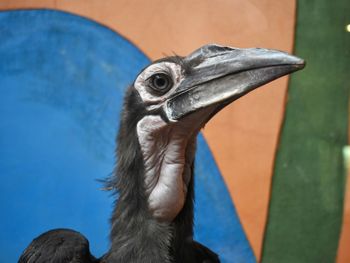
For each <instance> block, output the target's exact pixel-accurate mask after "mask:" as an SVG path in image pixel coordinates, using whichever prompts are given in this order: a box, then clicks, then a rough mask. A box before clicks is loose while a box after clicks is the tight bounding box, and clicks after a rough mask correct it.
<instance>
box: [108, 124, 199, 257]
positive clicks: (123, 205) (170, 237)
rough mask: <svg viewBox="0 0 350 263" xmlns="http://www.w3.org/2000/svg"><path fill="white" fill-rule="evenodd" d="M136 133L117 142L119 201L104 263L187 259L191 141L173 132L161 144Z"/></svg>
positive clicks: (190, 228)
mask: <svg viewBox="0 0 350 263" xmlns="http://www.w3.org/2000/svg"><path fill="white" fill-rule="evenodd" d="M148 121H149V120H148ZM153 121H154V120H153ZM148 124H149V123H148ZM145 127H154V126H152V125H147V126H145ZM140 129H142V127H141V128H140V125H138V129H136V134H133V135H132V134H126V135H125V136H123V141H119V152H118V156H119V160H118V169H117V176H116V178H115V179H114V180H115V181H114V182H113V184H114V186H115V187H116V188H117V191H118V194H119V198H118V202H117V205H116V207H115V209H114V213H113V218H112V232H111V239H112V240H111V241H112V246H111V249H110V251H109V253H108V254H107V256H106V262H135V263H137V262H185V259H184V258H180V255H181V257H186V255H187V254H188V253H187V252H186V251H190V249H189V247H190V246H191V244H192V237H193V196H194V189H193V161H194V152H195V136H191V137H188V138H187V141H186V142H185V141H183V140H182V139H179V138H185V137H184V136H177V134H176V133H174V134H173V135H171V136H170V137H167V138H168V139H167V140H166V142H165V141H164V140H163V139H164V138H165V137H162V136H160V134H157V133H156V132H155V133H153V135H152V132H151V133H150V132H149V131H148V133H147V135H148V136H150V137H147V136H144V137H143V138H140V134H142V132H141V133H140ZM169 132H170V131H169ZM135 135H136V136H135ZM167 135H169V134H167ZM141 137H142V136H141ZM135 138H136V139H135ZM162 145H163V148H162ZM145 147H146V148H145ZM155 149H157V150H155ZM121 151H123V155H121ZM174 152H176V154H178V155H176V154H175V155H174ZM145 154H146V156H145ZM147 154H149V155H147ZM169 155H170V156H169ZM172 159H173V160H174V162H171V160H172ZM152 160H153V161H152ZM179 160H181V161H179ZM155 161H158V162H155ZM169 165H170V166H169ZM174 177H177V178H174ZM173 179H175V180H173ZM162 183H165V184H166V185H162ZM169 183H170V185H169ZM164 187H165V188H164ZM167 187H172V188H170V189H168V188H167ZM168 190H169V191H168ZM154 191H155V192H154ZM163 191H164V192H163ZM169 195H171V196H170V197H169Z"/></svg>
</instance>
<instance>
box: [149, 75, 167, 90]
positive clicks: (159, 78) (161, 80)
mask: <svg viewBox="0 0 350 263" xmlns="http://www.w3.org/2000/svg"><path fill="white" fill-rule="evenodd" d="M153 85H154V86H155V88H157V89H160V90H164V89H167V88H168V85H169V80H168V78H167V76H163V75H161V74H158V75H155V76H154V79H153Z"/></svg>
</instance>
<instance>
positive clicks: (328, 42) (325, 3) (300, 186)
mask: <svg viewBox="0 0 350 263" xmlns="http://www.w3.org/2000/svg"><path fill="white" fill-rule="evenodd" d="M346 24H350V1H349V0H333V1H329V0H299V1H298V11H297V28H296V44H295V53H296V54H297V55H298V56H300V57H302V58H304V59H305V60H306V61H307V67H306V68H305V69H304V70H303V71H301V72H298V73H295V74H294V75H293V77H292V78H291V81H290V86H289V91H288V102H287V109H286V118H285V122H284V125H283V130H282V134H281V138H280V146H279V150H278V154H277V157H276V163H275V169H274V177H273V182H272V193H271V202H270V209H269V217H268V224H267V227H266V234H265V242H264V248H263V255H262V262H263V263H319V262H322V263H328V262H329V263H333V262H335V256H336V252H337V247H338V242H339V233H340V226H341V220H342V210H343V199H344V186H345V174H344V167H343V159H342V148H343V146H344V145H346V144H347V127H348V98H349V89H350V33H348V32H346V30H345V27H346Z"/></svg>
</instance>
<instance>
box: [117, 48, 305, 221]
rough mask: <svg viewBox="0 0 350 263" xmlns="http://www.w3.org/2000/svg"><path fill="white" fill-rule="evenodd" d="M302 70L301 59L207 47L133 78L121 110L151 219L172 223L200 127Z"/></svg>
mask: <svg viewBox="0 0 350 263" xmlns="http://www.w3.org/2000/svg"><path fill="white" fill-rule="evenodd" d="M303 67H304V61H303V60H302V59H299V58H297V57H295V56H291V55H289V54H287V53H284V52H281V51H276V50H269V49H259V48H252V49H238V48H230V47H223V46H218V45H206V46H203V47H201V48H199V49H197V50H196V51H194V52H193V53H191V54H190V55H188V56H187V57H178V56H174V57H167V58H164V59H160V60H157V61H155V62H153V63H152V64H151V65H149V66H148V67H146V68H145V69H144V70H143V71H142V72H141V73H140V74H139V75H138V76H137V78H136V80H135V82H134V85H133V86H132V87H131V88H130V89H129V91H128V95H127V97H126V106H125V107H126V109H127V112H128V114H129V116H128V117H127V119H128V122H129V123H134V125H131V128H133V129H135V131H136V134H137V138H138V143H139V147H140V149H141V152H142V157H143V163H144V189H145V193H146V197H147V200H148V207H149V209H150V211H151V213H152V214H153V216H154V217H155V218H157V219H159V220H161V221H172V220H173V219H174V218H175V217H176V215H177V214H178V213H179V212H180V211H181V209H182V208H183V206H184V203H185V200H186V193H187V191H188V185H189V182H190V180H191V169H192V163H193V157H194V151H195V137H196V135H197V133H198V131H199V130H200V128H201V127H203V126H204V125H205V124H206V123H207V122H208V120H209V119H210V118H211V117H213V116H214V115H215V114H216V113H217V112H218V111H219V110H221V109H222V108H224V107H225V106H226V105H228V104H230V103H231V102H233V101H235V100H236V99H238V98H239V97H241V96H243V95H245V94H247V93H248V92H250V91H252V90H254V89H255V88H257V87H259V86H262V85H263V84H265V83H268V82H270V81H272V80H274V79H277V78H279V77H281V76H283V75H286V74H289V73H291V72H294V71H297V70H299V69H302V68H303ZM139 109H142V110H139ZM130 113H131V114H130ZM124 117H125V118H126V116H124ZM128 125H129V127H130V124H128ZM124 132H125V133H128V132H130V131H128V130H124Z"/></svg>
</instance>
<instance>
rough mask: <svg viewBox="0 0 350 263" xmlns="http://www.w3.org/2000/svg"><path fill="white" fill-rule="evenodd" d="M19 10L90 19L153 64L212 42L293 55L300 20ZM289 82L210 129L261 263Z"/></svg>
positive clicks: (234, 11) (215, 12)
mask: <svg viewBox="0 0 350 263" xmlns="http://www.w3.org/2000/svg"><path fill="white" fill-rule="evenodd" d="M15 8H54V9H60V10H65V11H69V12H72V13H75V14H79V15H82V16H85V17H87V18H90V19H93V20H95V21H97V22H99V23H102V24H104V25H106V26H108V27H110V28H112V29H114V30H116V31H117V32H119V33H120V34H122V35H124V36H125V37H127V38H128V39H129V40H131V41H132V42H133V43H134V44H135V45H137V46H138V47H139V48H140V49H141V50H142V51H143V52H145V54H146V55H148V56H149V57H150V58H151V59H156V58H159V57H161V56H163V54H172V53H173V52H175V53H177V54H179V55H186V54H188V53H189V52H191V51H193V50H194V49H196V48H197V47H199V46H201V45H203V44H207V43H218V44H222V45H229V46H237V47H265V48H275V49H280V50H285V51H287V52H292V48H293V40H294V25H295V18H296V2H295V1H294V0H282V1H273V0H264V1H261V0H249V1H239V0H221V1H209V0H201V1H199V0H192V1H185V0H181V1H176V2H175V1H167V2H165V1H162V0H154V1H152V4H150V3H149V2H146V1H113V0H105V1H98V0H89V1H84V0H75V1H69V0H60V1H54V0H52V1H50V0H45V1H43V0H36V1H24V0H23V1H20V0H16V1H13V0H12V1H10V0H3V1H1V2H0V9H2V10H8V9H15ZM287 82H288V80H287V78H286V77H285V78H282V79H280V80H277V81H275V82H273V83H270V84H268V85H266V87H264V88H263V89H259V90H257V91H255V92H253V93H251V94H249V95H247V96H245V97H244V98H242V99H241V100H239V101H237V102H235V103H234V104H232V105H231V106H229V107H227V108H226V109H224V110H223V111H222V112H220V113H219V114H218V116H217V117H216V118H214V119H213V120H212V121H211V122H210V123H209V124H208V125H207V126H206V128H205V129H204V135H205V138H206V139H207V141H208V143H209V145H210V148H211V150H212V152H213V154H214V156H215V158H216V161H217V164H218V166H219V168H220V170H221V172H222V174H223V176H224V179H225V181H226V184H227V186H228V188H229V190H230V194H231V196H232V198H233V200H234V203H235V206H236V208H237V210H238V213H239V215H240V218H241V221H242V224H243V227H244V229H245V231H246V233H247V236H248V239H249V241H250V243H251V245H252V247H253V250H254V252H255V254H256V256H257V258H258V259H259V258H260V256H261V250H262V243H263V236H264V230H265V225H266V219H267V213H268V204H269V197H270V186H271V177H272V173H273V167H274V158H275V153H276V149H277V143H278V137H279V132H280V128H281V124H282V120H283V116H284V109H285V100H286V88H287ZM343 253H346V252H344V251H343ZM342 262H345V261H342Z"/></svg>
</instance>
